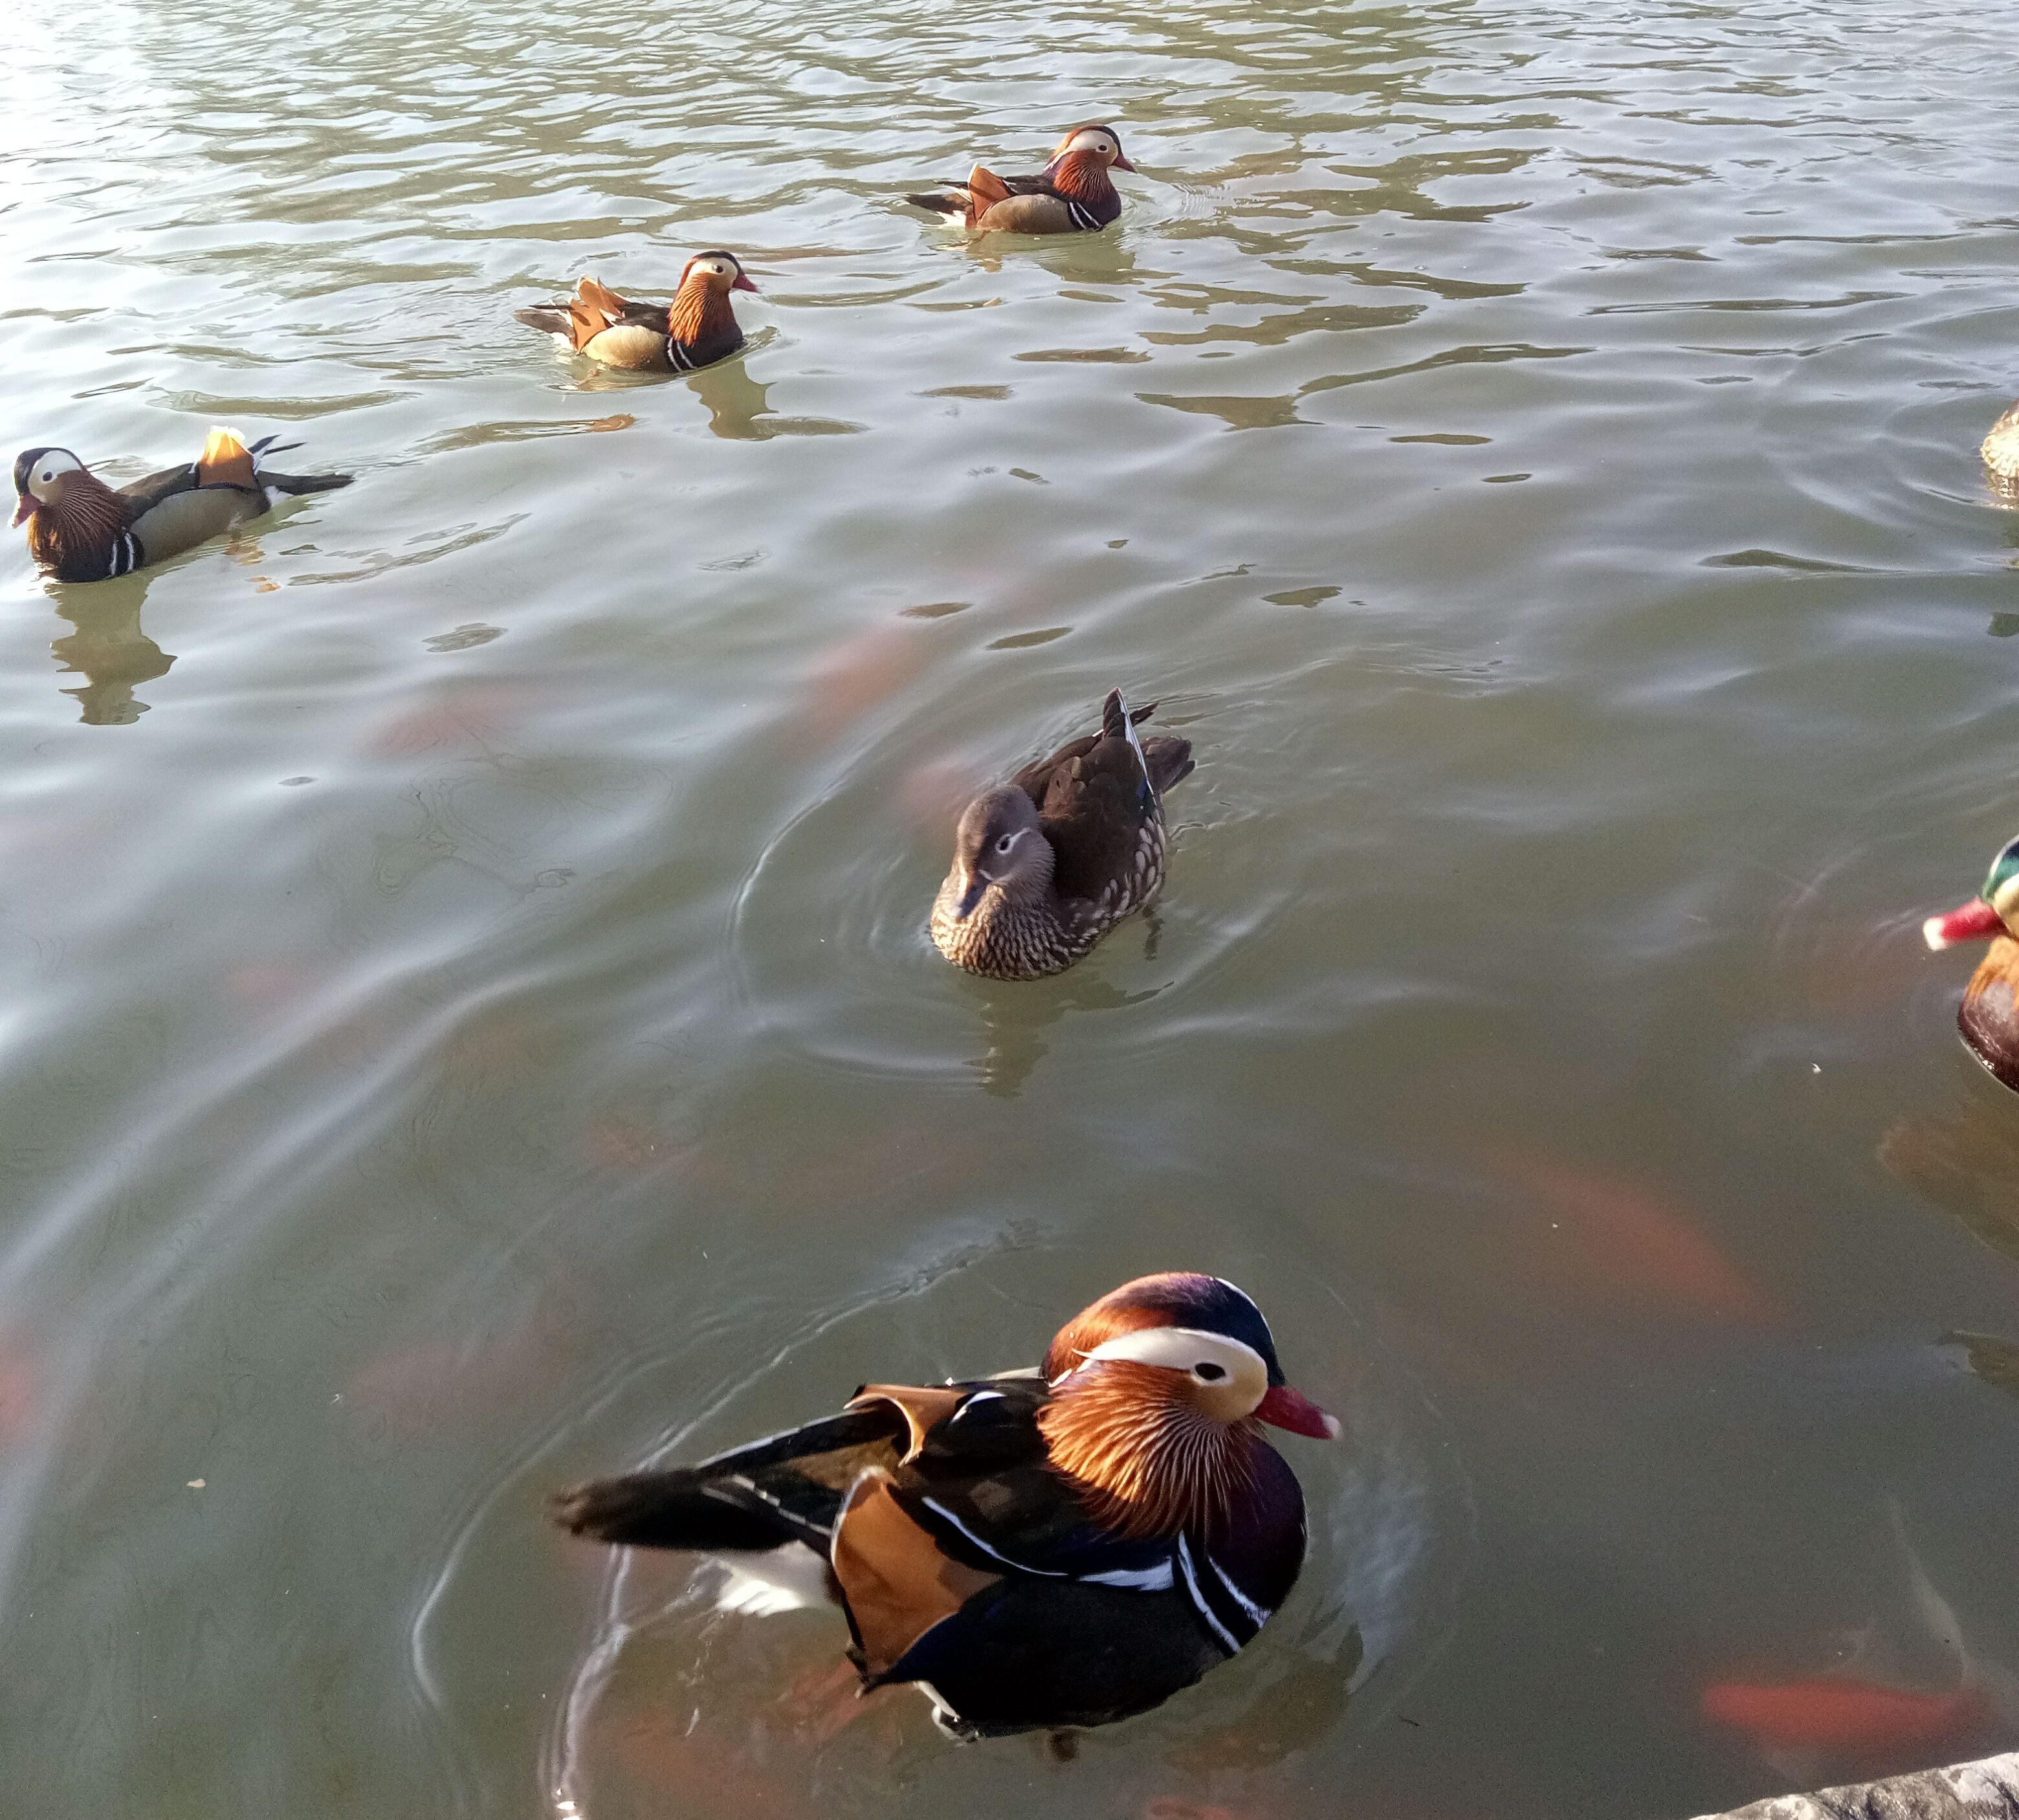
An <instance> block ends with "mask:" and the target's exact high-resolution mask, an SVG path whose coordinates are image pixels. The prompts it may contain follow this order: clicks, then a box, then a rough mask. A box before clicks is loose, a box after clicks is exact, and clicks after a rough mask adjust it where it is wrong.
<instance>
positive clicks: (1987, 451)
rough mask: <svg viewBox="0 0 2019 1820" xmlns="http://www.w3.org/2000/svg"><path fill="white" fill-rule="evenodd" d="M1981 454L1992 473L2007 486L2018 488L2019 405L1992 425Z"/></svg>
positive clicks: (2015, 405)
mask: <svg viewBox="0 0 2019 1820" xmlns="http://www.w3.org/2000/svg"><path fill="white" fill-rule="evenodd" d="M1981 454H1982V455H1983V456H1984V465H1985V466H1986V467H1987V468H1988V469H1990V470H1991V471H1992V473H1994V474H1995V475H1996V476H1997V477H1998V478H1999V480H2003V481H2004V482H2005V483H2006V484H2007V485H2008V486H2014V487H2019V404H2014V406H2013V407H2012V408H2011V409H2010V410H2009V411H2006V413H2005V415H2003V417H2001V418H1999V420H1998V421H1997V422H1995V423H1994V424H1992V426H1991V433H1990V435H1988V436H1987V437H1985V439H1984V448H1983V449H1982V450H1981Z"/></svg>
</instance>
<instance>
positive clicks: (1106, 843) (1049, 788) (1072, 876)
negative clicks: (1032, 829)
mask: <svg viewBox="0 0 2019 1820" xmlns="http://www.w3.org/2000/svg"><path fill="white" fill-rule="evenodd" d="M1109 718H1110V720H1111V721H1113V722H1114V723H1115V725H1114V726H1113V727H1111V728H1110V729H1109V730H1107V731H1104V732H1102V733H1101V734H1099V735H1097V736H1096V737H1095V738H1092V739H1090V740H1088V741H1086V742H1085V749H1083V750H1082V751H1081V752H1078V753H1076V754H1075V756H1072V757H1071V758H1070V759H1067V760H1066V761H1065V762H1064V763H1060V764H1053V765H1052V766H1051V767H1050V768H1049V770H1048V771H1047V772H1046V776H1045V778H1044V794H1043V795H1042V796H1040V797H1038V799H1037V803H1038V820H1039V821H1040V822H1041V823H1042V825H1043V828H1044V831H1045V837H1046V839H1048V840H1049V841H1050V842H1051V843H1052V848H1053V851H1054V852H1055V853H1056V854H1057V856H1058V861H1057V868H1056V869H1055V870H1054V871H1053V875H1052V882H1053V887H1054V889H1056V890H1057V892H1058V894H1059V895H1060V897H1078V898H1083V899H1086V900H1089V901H1093V900H1098V899H1099V897H1100V895H1101V893H1102V892H1103V891H1104V890H1106V889H1107V887H1108V886H1110V885H1111V884H1113V883H1115V882H1116V881H1118V880H1121V879H1127V878H1129V876H1130V875H1131V874H1132V873H1133V872H1134V870H1135V868H1136V865H1137V863H1138V861H1139V857H1140V852H1141V845H1142V838H1143V829H1144V825H1145V824H1146V823H1147V822H1148V821H1150V819H1151V817H1152V816H1154V814H1156V810H1157V795H1156V791H1155V789H1154V788H1153V786H1152V785H1151V778H1150V772H1149V770H1148V767H1147V762H1146V760H1145V758H1144V752H1143V749H1142V746H1141V745H1140V743H1139V741H1137V740H1136V738H1135V736H1134V733H1133V728H1131V727H1129V726H1128V725H1127V724H1126V723H1125V722H1124V721H1123V720H1122V715H1121V712H1120V710H1119V709H1111V712H1110V715H1109ZM1078 743H1080V742H1078V741H1075V744H1078Z"/></svg>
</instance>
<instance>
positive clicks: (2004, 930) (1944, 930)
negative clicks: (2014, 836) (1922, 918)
mask: <svg viewBox="0 0 2019 1820" xmlns="http://www.w3.org/2000/svg"><path fill="white" fill-rule="evenodd" d="M1921 934H1922V937H1923V939H1924V940H1925V941H1927V944H1928V946H1929V947H1930V948H1934V950H1935V951H1936V952H1938V953H1939V952H1941V950H1942V949H1943V948H1954V947H1955V946H1956V944H1958V943H1959V942H1965V941H1989V940H1990V939H1991V938H1992V937H1994V936H1999V935H2015V934H2019V840H2010V841H2007V842H2006V843H2005V845H2004V846H2003V847H2000V848H1999V850H1998V853H1997V855H1996V857H1994V858H1993V859H1992V862H1991V870H1990V871H1989V872H1988V873H1986V874H1985V880H1984V888H1983V890H1981V891H1979V892H1978V893H1977V895H1976V896H1975V897H1973V898H1972V899H1971V900H1970V901H1969V902H1968V903H1967V904H1964V905H1959V906H1958V907H1957V908H1956V909H1954V910H1952V911H1950V912H1948V915H1944V916H1930V918H1929V919H1927V922H1925V923H1923V924H1922V925H1921Z"/></svg>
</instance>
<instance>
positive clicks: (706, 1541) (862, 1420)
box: [553, 1404, 905, 1554]
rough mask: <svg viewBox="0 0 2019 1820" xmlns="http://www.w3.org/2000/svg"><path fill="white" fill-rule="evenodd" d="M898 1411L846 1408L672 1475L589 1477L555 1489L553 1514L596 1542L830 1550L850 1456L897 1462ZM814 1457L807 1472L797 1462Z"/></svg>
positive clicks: (712, 1549)
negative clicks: (799, 1545) (815, 1465)
mask: <svg viewBox="0 0 2019 1820" xmlns="http://www.w3.org/2000/svg"><path fill="white" fill-rule="evenodd" d="M904 1431H905V1430H904V1416H903V1415H902V1413H901V1412H900V1411H898V1410H897V1409H893V1408H891V1407H890V1406H889V1405H886V1404H879V1405H875V1406H874V1407H872V1408H870V1409H850V1410H844V1411H843V1412H842V1413H841V1414H840V1415H839V1416H825V1417H823V1418H822V1419H821V1420H820V1421H818V1422H810V1423H807V1425H806V1426H805V1427H803V1428H795V1429H792V1430H788V1432H786V1433H785V1434H774V1435H771V1436H769V1437H767V1438H766V1439H764V1440H763V1441H752V1442H750V1443H749V1445H747V1446H744V1447H739V1448H735V1449H734V1451H732V1452H728V1453H720V1454H717V1455H716V1456H715V1457H714V1458H713V1459H705V1460H702V1461H701V1462H700V1463H699V1464H698V1465H695V1466H691V1467H673V1468H672V1469H671V1470H669V1471H665V1472H655V1473H626V1474H622V1476H620V1477H616V1478H610V1479H592V1480H590V1481H589V1483H588V1484H587V1485H577V1486H575V1487H574V1488H572V1489H571V1490H569V1491H566V1492H561V1493H560V1495H559V1496H556V1498H555V1499H554V1501H553V1517H554V1521H556V1523H558V1524H559V1525H560V1526H561V1528H564V1529H566V1530H568V1531H570V1532H571V1533H573V1534H575V1535H586V1536H590V1537H593V1539H596V1541H598V1542H611V1543H628V1544H630V1545H632V1546H636V1547H640V1548H680V1549H688V1550H693V1551H694V1552H695V1553H698V1554H725V1553H729V1554H736V1553H745V1552H748V1551H749V1550H753V1549H774V1548H777V1547H779V1546H781V1545H783V1544H784V1543H788V1542H803V1543H806V1544H807V1546H808V1547H810V1548H814V1549H817V1550H819V1551H820V1552H821V1554H825V1553H826V1552H827V1546H828V1536H829V1534H830V1532H832V1529H833V1528H834V1521H835V1517H836V1515H837V1514H839V1510H840V1507H841V1493H840V1492H839V1491H837V1490H836V1489H835V1488H834V1483H833V1481H839V1482H841V1483H843V1484H845V1483H846V1482H847V1479H848V1477H849V1474H850V1470H852V1462H853V1461H854V1457H855V1456H857V1455H858V1454H860V1455H861V1458H862V1459H865V1460H866V1459H871V1458H875V1459H886V1458H894V1457H895V1454H894V1451H893V1449H894V1442H895V1441H896V1439H897V1437H898V1436H900V1435H901V1434H904ZM815 1459H818V1460H819V1461H820V1462H821V1467H822V1469H823V1470H820V1471H818V1472H815V1473H808V1472H807V1471H804V1470H802V1467H801V1463H802V1462H807V1461H812V1460H815Z"/></svg>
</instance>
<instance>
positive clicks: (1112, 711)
mask: <svg viewBox="0 0 2019 1820" xmlns="http://www.w3.org/2000/svg"><path fill="white" fill-rule="evenodd" d="M1156 708H1157V704H1156V703H1155V702H1151V704H1150V705H1149V706H1148V707H1147V708H1137V709H1133V710H1132V709H1130V708H1129V705H1127V703H1125V702H1124V701H1123V700H1122V691H1120V690H1118V689H1116V690H1112V691H1110V692H1109V694H1108V697H1107V701H1106V702H1104V703H1103V704H1102V705H1101V710H1100V732H1098V733H1096V734H1088V735H1086V737H1085V738H1080V739H1075V740H1074V741H1071V742H1070V743H1069V744H1067V745H1062V746H1060V748H1059V749H1058V750H1057V752H1053V754H1052V756H1050V757H1049V758H1048V759H1043V760H1039V761H1038V763H1036V764H1033V765H1027V766H1025V767H1024V769H1023V770H1020V771H1019V772H1018V773H1017V774H1016V776H1015V777H1014V778H1012V779H1011V780H1010V781H1009V782H1008V783H1006V784H999V785H996V786H995V789H992V790H984V791H983V792H982V793H981V795H980V796H977V797H976V798H975V799H974V800H973V802H972V803H969V804H968V806H967V807H966V810H964V811H963V812H962V815H961V818H960V825H959V827H958V828H956V829H955V833H954V852H953V868H952V870H951V871H950V872H948V874H947V876H946V882H945V883H944V884H943V885H941V886H940V894H939V897H938V898H937V900H936V901H935V902H934V903H933V914H932V921H931V925H930V927H931V930H932V937H933V946H934V947H935V948H937V949H938V950H939V951H940V952H941V954H943V955H945V956H946V958H947V959H948V960H950V961H952V963H954V965H955V966H959V967H966V969H967V970H968V971H969V972H970V973H983V974H986V975H987V976H988V977H990V978H991V979H998V980H1034V979H1037V978H1038V977H1042V975H1044V974H1046V973H1060V972H1062V971H1063V970H1064V969H1066V968H1067V967H1069V966H1071V965H1072V963H1074V962H1075V961H1076V960H1078V959H1080V957H1081V956H1082V955H1085V954H1086V953H1087V952H1089V950H1090V949H1091V948H1093V944H1095V943H1096V941H1099V940H1100V938H1101V937H1102V936H1104V935H1105V934H1107V931H1108V930H1110V929H1111V928H1112V927H1113V926H1115V924H1116V923H1118V922H1120V921H1121V920H1122V918H1123V917H1125V916H1126V915H1129V914H1130V913H1131V912H1133V911H1136V910H1138V909H1140V908H1142V906H1143V905H1144V904H1146V903H1147V902H1148V901H1149V900H1150V899H1151V897H1153V896H1154V895H1155V894H1156V891H1157V888H1158V886H1160V885H1161V884H1162V883H1163V882H1164V802H1163V797H1164V792H1165V791H1166V790H1168V789H1170V787H1171V786H1172V785H1173V784H1176V783H1178V782H1180V781H1182V780H1183V778H1187V777H1189V776H1190V775H1191V771H1192V768H1193V767H1192V743H1191V741H1190V740H1188V739H1177V738H1170V737H1168V736H1166V737H1160V738H1151V739H1142V738H1138V737H1137V735H1136V726H1135V723H1136V722H1137V721H1139V720H1147V719H1148V718H1149V717H1150V716H1151V714H1153V713H1154V712H1156Z"/></svg>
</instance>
